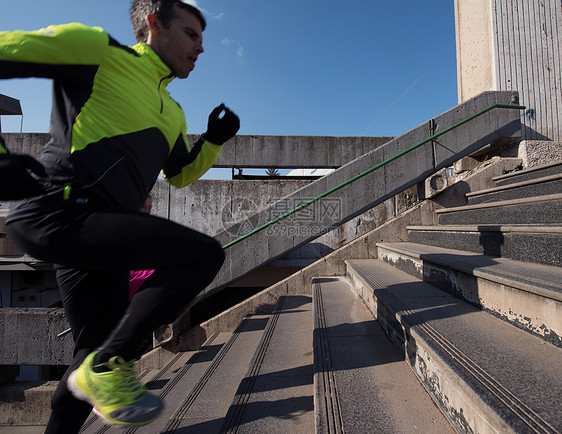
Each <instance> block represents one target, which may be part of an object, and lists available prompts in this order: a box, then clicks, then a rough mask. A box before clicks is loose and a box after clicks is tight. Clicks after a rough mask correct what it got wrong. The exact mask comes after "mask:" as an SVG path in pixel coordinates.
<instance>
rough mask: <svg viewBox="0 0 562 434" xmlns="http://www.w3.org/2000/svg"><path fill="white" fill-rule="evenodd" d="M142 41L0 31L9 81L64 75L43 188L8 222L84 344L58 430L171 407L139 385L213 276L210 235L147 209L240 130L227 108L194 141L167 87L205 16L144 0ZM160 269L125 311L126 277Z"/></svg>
mask: <svg viewBox="0 0 562 434" xmlns="http://www.w3.org/2000/svg"><path fill="white" fill-rule="evenodd" d="M130 12H131V22H132V26H133V30H134V32H135V36H136V37H137V40H138V42H139V43H138V44H137V45H135V46H133V47H128V46H124V45H121V44H120V43H119V42H117V41H116V40H115V39H113V38H112V37H111V36H110V35H108V34H107V33H106V32H105V31H104V30H102V29H101V28H97V27H86V26H84V25H81V24H77V23H72V24H66V25H58V26H50V27H47V28H45V29H42V30H39V31H35V32H21V31H12V32H1V33H0V78H14V77H46V78H50V79H53V110H52V115H51V129H50V134H51V139H50V141H49V142H48V143H47V145H46V146H45V148H44V151H43V153H42V155H41V156H40V157H39V161H40V162H41V163H42V165H43V166H44V167H45V170H46V176H45V177H43V178H41V179H39V181H40V183H41V185H42V187H43V189H44V190H45V192H44V194H42V195H40V196H37V197H33V198H30V199H26V200H24V201H23V202H21V203H20V204H19V205H18V206H17V207H15V208H14V209H12V210H11V212H10V213H9V215H8V217H7V218H6V223H7V225H8V230H9V232H10V235H11V237H12V239H13V240H14V241H15V242H16V243H17V244H18V245H19V246H20V248H22V249H23V250H24V251H25V252H26V253H28V254H30V255H32V256H33V257H35V258H37V259H41V260H43V261H48V262H52V263H54V264H56V265H55V267H56V275H57V281H58V285H59V288H60V292H61V297H62V301H63V305H64V308H65V312H66V316H67V318H68V321H69V323H70V326H71V328H72V333H73V338H74V342H75V348H74V359H73V361H72V364H71V365H70V367H69V369H68V371H67V372H66V373H65V375H64V377H63V378H62V381H61V382H60V384H59V386H58V389H57V391H56V392H55V395H54V397H53V400H52V414H51V418H50V421H49V424H48V427H47V431H46V432H47V433H55V432H56V433H73V432H77V431H78V430H79V429H80V427H81V425H82V424H83V422H84V421H85V419H86V418H87V416H88V414H89V413H90V411H91V409H92V406H95V407H96V408H97V411H98V412H99V413H100V414H101V415H102V417H104V418H105V419H106V420H107V421H109V422H110V423H113V424H119V425H136V424H143V423H148V422H150V421H152V420H153V419H154V418H155V417H156V416H157V415H158V413H159V412H160V410H161V408H162V403H161V402H160V400H159V399H158V398H157V397H156V396H154V395H151V394H149V393H148V392H147V391H146V389H145V387H144V386H143V385H142V384H141V383H140V382H139V380H138V378H137V377H136V374H135V370H134V366H135V362H136V360H138V359H139V357H140V356H141V354H142V350H143V341H144V338H145V336H146V335H147V334H148V333H151V332H152V331H153V330H154V329H156V328H157V327H158V326H160V325H163V324H167V323H170V322H173V321H174V319H175V318H176V317H177V315H178V314H179V312H180V311H181V310H182V309H183V308H184V307H185V306H186V305H187V304H188V303H189V302H190V301H191V300H192V299H193V298H194V297H195V296H196V295H197V294H198V293H199V292H200V291H201V290H203V289H204V288H205V287H206V286H207V285H208V284H209V283H210V282H211V281H212V280H213V278H214V277H215V275H216V274H217V272H218V270H219V269H220V267H221V266H222V263H223V261H224V253H223V251H222V248H221V247H220V245H219V244H218V243H217V242H216V241H215V240H214V239H212V238H210V237H208V236H206V235H203V234H201V233H199V232H196V231H194V230H191V229H189V228H186V227H184V226H181V225H178V224H176V223H173V222H171V221H168V220H165V219H161V218H158V217H156V216H153V215H149V214H146V213H141V212H139V209H140V208H141V207H142V205H143V203H144V200H145V199H146V197H147V195H148V194H149V193H150V191H151V189H152V187H153V185H154V183H155V182H156V179H157V177H158V175H159V173H160V172H162V174H163V176H164V178H165V179H166V180H167V181H168V182H169V183H170V184H172V185H173V186H174V187H178V188H179V187H184V186H186V185H188V184H190V183H192V182H194V181H195V180H197V179H198V178H200V177H201V176H202V175H203V174H204V173H205V172H206V171H207V170H208V169H209V168H210V167H211V166H212V165H213V164H214V162H215V161H216V159H217V157H218V155H219V152H220V150H221V146H222V145H223V143H224V142H226V141H227V140H229V139H230V138H232V137H233V136H234V135H235V134H236V133H237V131H238V129H239V127H240V121H239V119H238V117H237V116H236V115H235V114H234V113H233V112H232V111H230V110H229V109H228V108H226V107H225V106H224V105H223V104H221V105H220V106H218V107H217V108H215V109H214V110H213V111H212V112H211V114H210V115H209V122H208V127H207V131H206V132H205V133H203V134H202V135H201V137H200V138H199V140H198V141H197V142H196V143H194V144H192V145H190V144H188V142H187V137H186V122H185V116H184V113H183V111H182V109H181V108H180V106H179V105H178V104H177V103H176V102H174V101H173V100H172V99H171V98H170V95H169V93H168V91H167V90H166V87H167V86H168V84H169V83H170V82H171V81H172V80H173V79H174V78H176V77H177V78H186V77H187V76H188V75H189V74H190V73H191V71H192V70H193V69H194V68H195V64H196V62H197V59H198V57H199V55H200V54H202V53H203V45H202V44H203V35H202V34H203V31H204V30H205V26H206V22H205V19H204V17H203V15H202V14H201V12H200V11H199V10H198V9H197V8H196V7H194V6H192V5H190V4H188V3H187V2H186V1H181V0H133V2H132V4H131V9H130ZM141 269H154V270H155V271H154V273H153V274H152V275H151V276H150V277H149V278H148V279H147V280H146V281H145V282H144V283H143V284H142V286H141V287H140V289H139V291H138V292H137V294H136V295H135V296H134V297H133V299H132V300H131V302H130V304H129V303H128V294H129V289H128V288H129V270H141Z"/></svg>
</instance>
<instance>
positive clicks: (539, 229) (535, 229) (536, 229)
mask: <svg viewBox="0 0 562 434" xmlns="http://www.w3.org/2000/svg"><path fill="white" fill-rule="evenodd" d="M406 229H407V230H412V231H447V232H485V231H490V232H492V231H493V232H521V233H533V234H537V233H544V234H559V233H562V224H547V225H542V224H536V225H534V224H518V225H509V224H506V225H502V224H499V225H491V224H483V225H474V224H473V225H453V224H451V225H438V226H414V225H412V226H406Z"/></svg>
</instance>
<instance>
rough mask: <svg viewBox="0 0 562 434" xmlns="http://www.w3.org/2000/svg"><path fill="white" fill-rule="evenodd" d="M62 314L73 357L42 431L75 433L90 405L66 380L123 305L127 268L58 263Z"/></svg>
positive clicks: (100, 339) (115, 319) (120, 313)
mask: <svg viewBox="0 0 562 434" xmlns="http://www.w3.org/2000/svg"><path fill="white" fill-rule="evenodd" d="M57 282H58V285H59V289H60V293H61V297H62V301H63V306H64V308H65V312H66V317H67V319H68V322H69V324H70V326H71V328H72V336H73V338H74V344H75V346H74V358H73V360H72V363H71V364H70V366H69V368H68V369H67V371H66V372H65V374H64V376H63V378H62V379H61V381H60V383H59V385H58V387H57V390H56V391H55V394H54V395H53V399H52V401H51V407H52V413H51V417H50V419H49V424H48V425H47V429H46V431H45V433H47V434H51V433H52V434H54V433H58V434H60V433H69V434H70V433H77V432H78V431H79V429H80V427H81V426H82V424H83V423H84V421H85V420H86V418H87V417H88V415H89V414H90V412H91V410H92V406H91V405H90V404H88V403H87V402H84V401H80V400H78V399H76V398H75V397H74V396H73V395H72V394H71V393H70V391H69V390H68V388H67V386H66V381H67V379H68V375H69V374H70V373H71V372H72V371H74V370H75V369H76V368H77V367H78V366H79V365H80V364H81V363H82V361H83V360H84V358H85V357H86V356H87V355H88V354H90V353H91V352H92V351H93V350H94V349H96V348H97V347H98V346H99V345H101V343H102V342H103V341H104V340H105V339H106V338H107V336H108V335H109V333H110V332H111V330H112V329H113V327H115V325H116V324H117V323H118V322H119V320H120V318H121V317H122V316H123V313H124V312H125V310H126V308H127V296H128V272H127V271H122V272H119V271H111V272H110V271H108V272H104V271H83V270H78V269H73V268H64V267H58V269H57Z"/></svg>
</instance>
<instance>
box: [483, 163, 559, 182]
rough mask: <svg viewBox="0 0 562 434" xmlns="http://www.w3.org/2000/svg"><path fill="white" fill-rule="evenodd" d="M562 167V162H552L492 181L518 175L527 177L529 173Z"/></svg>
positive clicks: (507, 174)
mask: <svg viewBox="0 0 562 434" xmlns="http://www.w3.org/2000/svg"><path fill="white" fill-rule="evenodd" d="M556 166H562V160H558V161H553V162H551V163H547V164H544V165H542V166H537V167H530V168H527V169H523V170H518V171H516V172H511V173H506V174H504V175H498V176H494V177H493V178H492V181H503V180H504V179H509V178H512V177H515V176H519V175H527V174H529V173H534V172H539V171H541V170H544V169H550V168H551V167H556Z"/></svg>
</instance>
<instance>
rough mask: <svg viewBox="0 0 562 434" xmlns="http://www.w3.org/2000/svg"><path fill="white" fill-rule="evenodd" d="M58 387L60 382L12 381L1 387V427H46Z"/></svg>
mask: <svg viewBox="0 0 562 434" xmlns="http://www.w3.org/2000/svg"><path fill="white" fill-rule="evenodd" d="M57 385H58V381H11V382H9V383H5V384H2V385H0V426H2V425H6V426H9V427H10V428H13V427H12V425H20V426H26V427H27V426H32V425H46V424H47V422H48V421H49V417H50V416H51V405H50V404H51V399H52V397H53V394H54V393H55V389H56V388H57ZM22 432H25V431H22Z"/></svg>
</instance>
